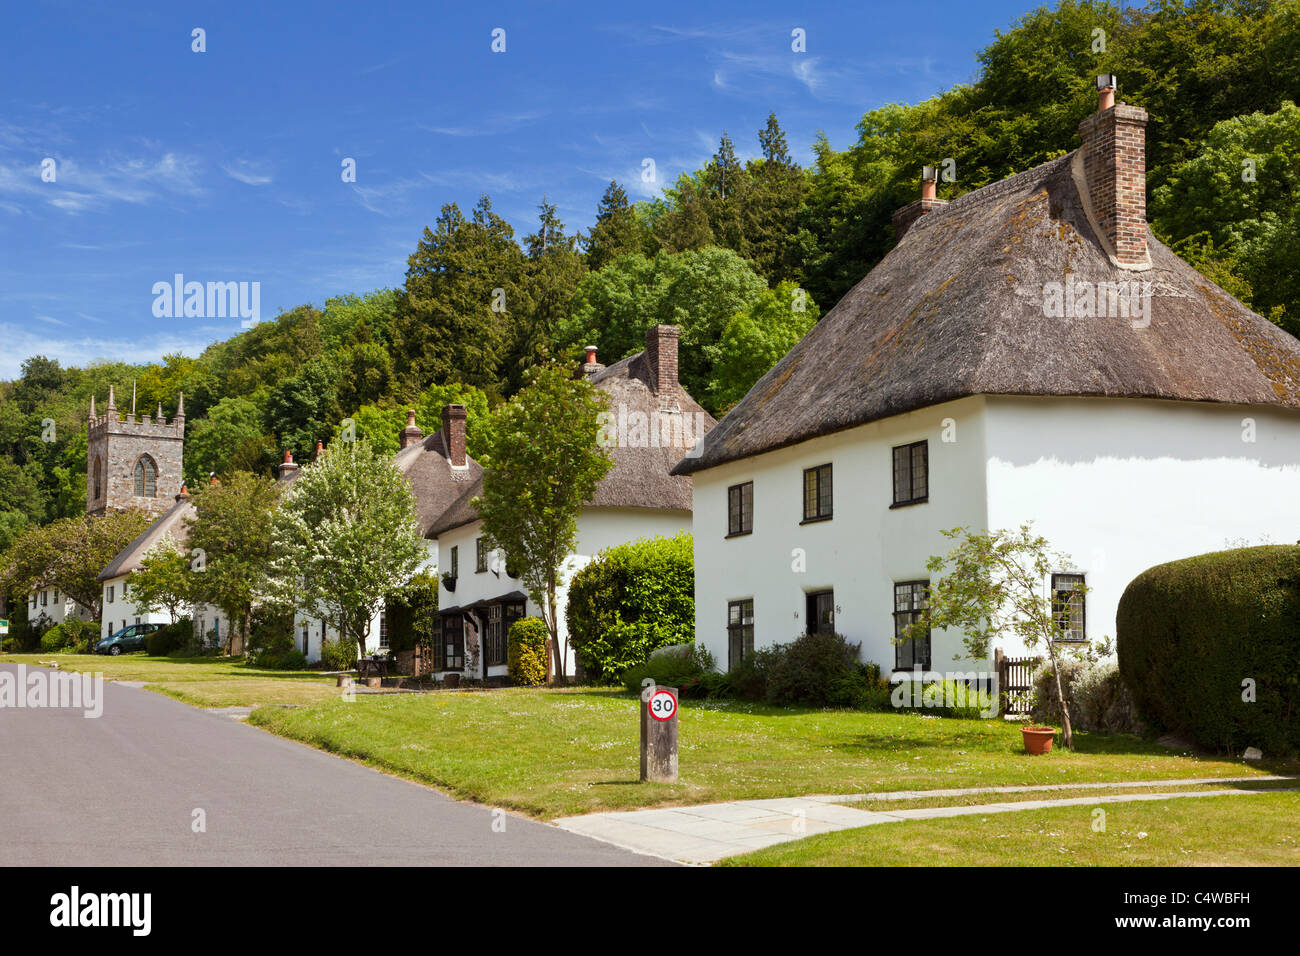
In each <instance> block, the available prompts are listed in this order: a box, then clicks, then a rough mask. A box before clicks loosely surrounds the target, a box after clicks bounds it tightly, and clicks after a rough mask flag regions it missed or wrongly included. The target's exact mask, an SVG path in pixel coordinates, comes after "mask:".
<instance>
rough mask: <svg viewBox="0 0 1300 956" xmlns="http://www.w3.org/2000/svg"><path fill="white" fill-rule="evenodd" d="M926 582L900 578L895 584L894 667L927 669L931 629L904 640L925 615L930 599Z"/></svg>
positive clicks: (928, 584) (928, 667)
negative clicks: (921, 634)
mask: <svg viewBox="0 0 1300 956" xmlns="http://www.w3.org/2000/svg"><path fill="white" fill-rule="evenodd" d="M929 595H930V582H929V581H900V582H898V583H896V584H895V585H894V640H895V641H898V643H897V644H895V645H894V669H895V670H904V671H909V670H911V669H912V668H914V667H919V668H921V669H922V670H929V669H930V631H929V629H928V628H927V629H926V631H925V634H924V635H923V636H919V637H914V638H912V639H911V640H903V637H904V636H905V635H906V634H907V633H908V631H909V629H910V628H911V627H912V626H913V625H915V624H917V623H919V622H920V621H922V619H923V618H924V617H925V609H926V605H927V604H928V601H929Z"/></svg>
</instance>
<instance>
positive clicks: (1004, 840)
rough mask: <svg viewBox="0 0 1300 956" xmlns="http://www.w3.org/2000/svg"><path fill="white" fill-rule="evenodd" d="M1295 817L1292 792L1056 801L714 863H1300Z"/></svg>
mask: <svg viewBox="0 0 1300 956" xmlns="http://www.w3.org/2000/svg"><path fill="white" fill-rule="evenodd" d="M1098 809H1100V810H1104V811H1105V816H1104V818H1100V817H1098V816H1096V815H1095V812H1094V811H1095V810H1098ZM1298 818H1300V793H1294V792H1292V793H1270V794H1261V795H1247V796H1222V797H1198V798H1196V799H1179V800H1152V801H1148V802H1138V803H1111V804H1104V805H1101V806H1099V807H1095V808H1094V807H1090V806H1075V807H1053V808H1050V809H1046V810H1023V811H1017V812H1015V813H998V814H989V815H987V816H984V815H980V814H972V815H970V816H964V817H949V818H946V819H939V820H908V821H905V822H902V823H882V824H877V825H875V826H869V827H862V828H860V829H856V830H841V831H839V832H838V833H825V834H821V835H819V836H814V837H808V838H807V839H805V840H798V841H795V842H793V843H784V844H781V845H779V846H774V847H769V848H767V849H765V850H759V851H758V852H756V853H747V854H745V855H744V856H737V857H731V858H729V859H727V860H723V861H722V862H721V863H719V864H718V865H719V866H1297V865H1300V834H1298V833H1297V832H1296V829H1295V821H1296V819H1298ZM1101 819H1104V822H1105V829H1104V830H1099V829H1097V827H1098V821H1099V820H1101Z"/></svg>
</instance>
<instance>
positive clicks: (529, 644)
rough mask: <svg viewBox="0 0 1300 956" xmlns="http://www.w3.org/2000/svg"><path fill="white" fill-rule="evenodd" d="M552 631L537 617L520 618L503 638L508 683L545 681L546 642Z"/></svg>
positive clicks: (531, 685) (540, 682)
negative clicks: (504, 639) (508, 676)
mask: <svg viewBox="0 0 1300 956" xmlns="http://www.w3.org/2000/svg"><path fill="white" fill-rule="evenodd" d="M550 637H551V632H550V631H549V630H547V627H546V622H545V621H543V620H542V619H541V618H540V617H521V618H520V619H519V620H517V621H515V623H513V624H511V625H510V633H509V634H508V635H507V637H506V672H507V673H508V674H509V675H510V683H512V684H515V685H517V686H519V687H536V686H538V685H540V684H545V683H546V678H547V676H548V675H547V672H546V642H547V641H548V640H550Z"/></svg>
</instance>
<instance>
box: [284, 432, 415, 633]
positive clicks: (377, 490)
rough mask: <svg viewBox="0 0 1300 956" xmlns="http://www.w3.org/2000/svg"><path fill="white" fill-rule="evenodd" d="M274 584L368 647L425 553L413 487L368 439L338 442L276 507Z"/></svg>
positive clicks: (299, 604) (305, 608)
mask: <svg viewBox="0 0 1300 956" xmlns="http://www.w3.org/2000/svg"><path fill="white" fill-rule="evenodd" d="M272 540H273V546H272V549H273V555H274V557H273V558H272V562H271V587H272V590H273V592H274V593H275V594H276V595H277V596H278V597H279V599H280V600H282V601H283V602H284V603H286V604H289V605H292V606H293V607H294V608H296V609H297V610H300V611H302V612H303V613H306V614H309V615H311V616H313V617H317V618H320V619H322V620H325V621H328V622H329V623H331V624H332V625H333V626H334V627H335V628H336V629H337V630H338V633H339V639H340V640H343V641H348V640H351V641H353V642H355V643H356V645H357V647H358V649H359V650H358V653H364V652H365V646H366V639H367V638H368V637H369V634H370V622H371V621H372V620H373V619H374V618H375V616H376V615H377V614H378V613H379V611H380V608H381V607H382V606H383V603H384V599H385V597H386V596H387V595H390V594H392V593H394V592H395V591H397V590H398V589H399V588H400V587H401V586H402V585H404V584H405V583H406V582H407V581H408V580H409V579H410V578H411V576H412V575H413V574H414V573H415V571H416V569H417V568H418V567H419V565H420V562H421V561H422V560H423V559H424V557H425V554H426V551H425V547H424V540H423V538H422V536H421V535H420V528H419V521H418V519H417V517H416V511H415V496H414V495H413V494H412V492H411V486H410V485H409V484H408V483H407V481H406V479H405V478H404V477H403V476H402V474H401V472H399V471H398V470H397V468H396V467H395V466H394V465H393V463H392V461H391V460H390V459H388V458H385V457H383V456H380V455H378V454H376V453H375V451H374V450H373V449H372V448H371V447H370V444H369V443H368V442H365V441H360V442H339V443H336V444H334V445H333V446H331V447H330V448H328V449H326V450H325V451H324V452H323V453H322V454H321V455H320V457H318V458H317V459H316V461H315V462H313V463H312V464H311V465H310V466H309V467H306V468H304V469H303V470H302V472H301V473H300V474H299V476H298V478H297V479H296V480H295V481H294V483H293V484H292V485H291V486H290V488H289V490H288V492H287V493H286V494H285V496H284V500H283V502H282V503H281V505H280V508H279V510H278V511H277V512H276V516H275V522H274V526H273V531H272Z"/></svg>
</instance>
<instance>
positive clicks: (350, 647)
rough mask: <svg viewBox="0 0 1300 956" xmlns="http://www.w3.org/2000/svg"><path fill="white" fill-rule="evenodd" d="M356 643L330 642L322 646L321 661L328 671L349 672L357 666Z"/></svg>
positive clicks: (327, 641)
mask: <svg viewBox="0 0 1300 956" xmlns="http://www.w3.org/2000/svg"><path fill="white" fill-rule="evenodd" d="M357 657H358V653H357V642H356V641H330V640H326V641H325V642H323V643H322V644H321V649H320V660H321V664H322V665H323V666H324V668H325V670H327V671H349V670H352V668H354V667H356V666H357Z"/></svg>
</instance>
